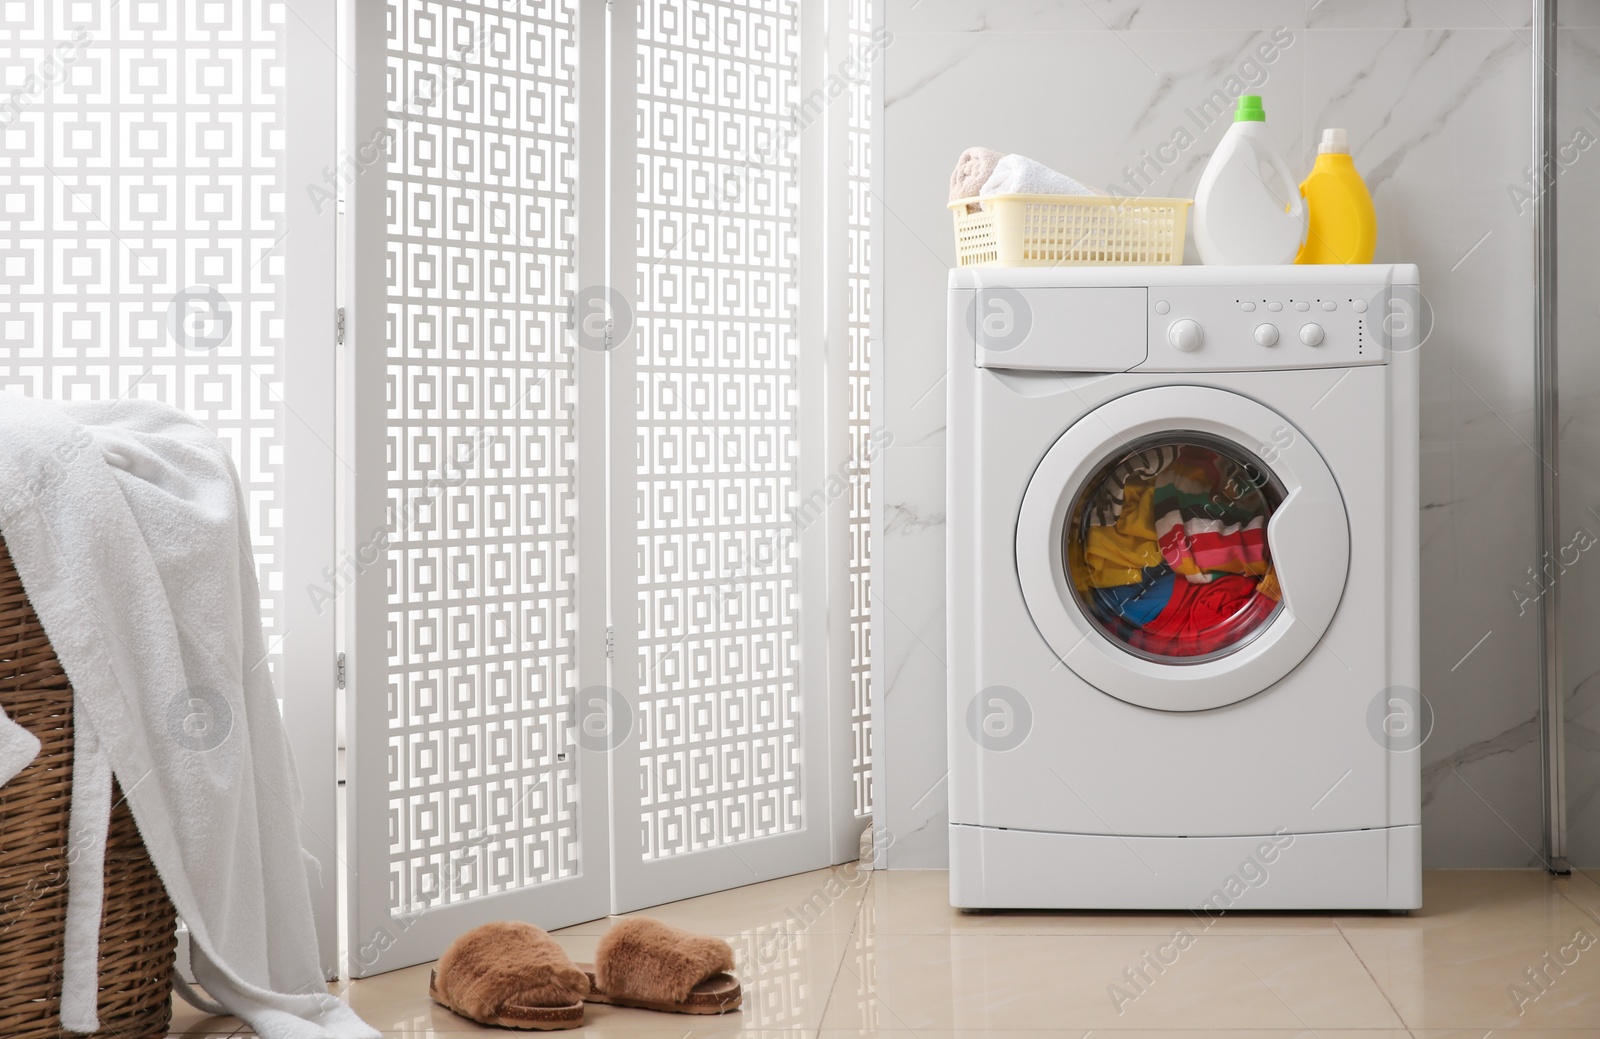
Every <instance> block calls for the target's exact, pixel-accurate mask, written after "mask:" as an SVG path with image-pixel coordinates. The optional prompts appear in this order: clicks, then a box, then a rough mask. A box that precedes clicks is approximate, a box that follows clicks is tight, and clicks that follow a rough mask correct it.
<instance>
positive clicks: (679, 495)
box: [611, 0, 829, 909]
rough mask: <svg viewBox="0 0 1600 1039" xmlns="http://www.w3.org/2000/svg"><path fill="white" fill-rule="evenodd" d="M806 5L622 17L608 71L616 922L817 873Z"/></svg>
mask: <svg viewBox="0 0 1600 1039" xmlns="http://www.w3.org/2000/svg"><path fill="white" fill-rule="evenodd" d="M801 7H802V5H801V4H799V3H797V2H792V0H791V2H784V0H765V2H738V0H729V2H710V0H707V2H685V3H673V2H657V0H638V2H628V3H620V4H616V5H614V6H613V12H614V13H613V21H612V36H613V51H612V62H613V68H614V69H617V70H619V71H620V70H625V69H628V68H632V69H633V74H632V76H627V75H626V74H622V75H618V76H616V78H615V79H614V80H613V82H614V84H615V85H616V86H618V87H626V88H627V89H626V90H625V92H623V93H622V94H621V100H620V101H616V102H614V104H615V105H616V109H615V110H614V112H613V120H614V128H613V133H612V144H613V151H612V163H613V168H614V169H615V170H617V171H619V172H631V176H628V177H626V179H622V183H623V184H625V185H627V187H628V189H629V190H625V191H624V192H622V193H620V194H619V195H618V196H616V197H614V198H613V200H612V203H613V213H614V214H621V215H620V217H618V218H616V219H615V222H614V224H613V227H612V238H611V245H612V262H611V274H612V278H613V281H612V284H614V285H616V286H619V287H621V289H622V290H623V295H624V296H625V297H626V299H627V300H629V301H630V302H631V306H632V324H633V326H634V327H633V338H632V340H631V341H629V342H628V343H625V344H621V346H622V348H621V349H614V350H613V351H612V354H611V360H612V364H613V368H612V375H613V387H614V388H613V396H612V399H611V403H612V407H613V411H612V417H611V433H612V442H613V444H614V448H613V451H614V453H613V459H614V462H615V464H616V466H617V468H616V469H615V470H614V472H613V474H612V509H613V515H614V517H616V518H617V522H618V526H619V528H621V527H627V528H631V530H632V537H631V538H627V539H624V538H623V537H622V536H620V535H621V530H620V529H619V530H617V531H614V534H613V537H614V540H613V545H614V553H613V575H612V589H613V618H614V621H613V623H614V624H615V625H616V627H617V629H618V630H617V632H616V639H615V642H616V655H617V658H616V663H615V666H614V670H613V677H614V682H615V684H616V686H617V687H618V689H619V690H620V691H621V694H622V696H623V698H624V699H625V700H627V701H628V702H629V703H630V704H632V705H633V706H634V711H633V715H634V718H635V720H636V724H634V725H633V726H632V727H631V728H630V730H629V731H628V732H627V733H626V734H625V739H623V740H622V741H621V742H620V744H619V745H618V747H617V749H616V751H615V752H614V753H613V769H612V783H613V805H614V810H613V848H614V853H615V865H614V875H615V877H616V880H615V890H616V900H617V902H618V905H619V907H621V908H628V909H631V908H638V907H640V906H644V905H651V904H655V903H658V902H662V901H668V900H671V899H674V898H681V897H685V896H687V895H690V894H697V893H699V892H701V891H705V890H713V889H716V888H720V887H728V886H733V885H736V884H743V883H750V882H753V881H755V880H759V879H764V878H767V877H771V876H778V875H782V874H784V873H792V872H795V871H796V870H798V869H803V868H807V867H811V866H817V865H822V864H823V863H824V862H826V860H827V854H828V852H827V843H826V842H827V838H828V829H829V818H828V812H827V807H826V804H827V802H826V793H825V791H826V789H827V788H826V783H827V780H828V775H827V773H828V764H827V763H828V760H829V750H828V742H827V741H828V733H827V731H826V729H825V723H826V719H827V705H826V704H825V703H823V702H822V695H821V694H823V692H824V691H825V689H826V681H825V679H824V678H823V676H822V673H821V669H820V668H818V675H817V676H816V680H815V682H814V684H813V686H812V687H811V690H810V692H811V693H812V695H809V696H808V695H806V692H807V691H806V690H805V689H804V688H803V685H802V683H803V678H802V674H803V672H805V670H806V667H807V663H808V662H811V663H812V666H813V667H814V666H815V661H816V660H819V659H821V658H820V657H818V656H815V655H808V654H807V652H806V650H807V649H808V648H809V649H810V651H811V654H816V653H817V652H818V651H820V650H822V649H823V647H821V646H820V645H816V644H815V641H816V640H815V639H814V636H812V635H811V634H810V633H808V632H807V631H806V630H805V628H806V626H805V625H804V624H803V622H802V617H801V610H802V604H801V600H802V597H803V596H802V593H803V590H805V589H806V587H807V585H808V582H807V575H806V574H805V573H804V572H803V571H804V569H805V568H806V567H807V566H811V567H812V568H814V571H815V572H813V573H812V574H811V575H809V576H810V578H811V580H810V581H809V586H810V588H812V589H820V587H821V586H820V581H819V580H818V579H819V578H820V562H821V557H822V553H821V552H820V551H816V552H814V553H813V554H809V555H808V554H806V553H805V549H806V548H807V547H808V546H815V547H816V548H817V549H820V548H821V545H822V542H821V540H820V538H819V537H818V535H819V534H820V533H821V532H820V530H812V531H807V530H805V527H806V526H807V525H806V524H803V523H798V522H796V520H795V514H794V510H795V509H796V507H797V506H799V505H800V501H801V494H802V491H801V488H802V486H803V485H804V484H806V483H813V482H814V481H813V480H807V479H806V476H807V474H806V472H805V468H804V467H805V465H806V463H807V461H808V459H807V458H806V457H805V456H807V455H808V454H809V455H810V456H811V459H810V460H811V461H812V465H811V468H814V469H820V465H817V464H815V463H816V461H818V460H819V459H817V455H816V452H815V450H814V449H813V448H811V446H810V445H807V444H805V443H804V441H805V434H806V428H805V426H806V423H805V420H804V418H803V416H802V407H803V406H804V405H805V404H806V403H807V401H808V399H810V403H811V404H812V407H813V408H814V409H818V408H820V405H821V400H820V399H814V398H815V394H814V389H815V387H814V386H808V385H807V384H806V383H807V379H808V377H811V376H812V375H813V373H814V372H816V371H817V370H819V369H818V367H817V364H818V362H820V356H818V355H817V354H816V353H813V354H812V355H811V356H810V357H809V358H807V357H803V356H802V351H801V349H800V336H801V328H802V324H803V322H804V319H803V317H802V306H803V302H804V300H803V293H804V292H805V289H806V288H807V277H806V274H807V271H806V270H805V269H804V268H805V264H807V263H808V262H810V260H809V257H808V256H807V255H805V253H806V251H805V250H804V249H803V242H804V240H805V239H806V236H807V235H808V233H810V232H811V231H812V229H813V228H815V227H816V226H818V225H817V223H816V222H815V221H812V222H811V223H810V225H809V226H807V223H806V219H805V216H804V215H803V213H802V208H801V207H802V181H803V178H804V176H805V173H806V171H805V170H804V168H803V164H804V163H806V162H807V161H814V160H813V159H812V156H811V155H808V154H806V153H804V152H802V150H801V149H800V148H799V147H797V144H798V141H797V136H796V134H795V132H794V127H793V123H792V119H793V114H794V113H795V111H796V110H797V108H798V105H799V102H800V100H801V98H802V96H803V95H802V88H803V86H805V85H806V84H804V83H803V78H804V75H805V72H804V69H805V62H806V58H807V55H806V54H803V53H802V51H803V50H804V47H803V38H804V37H805V35H806V26H804V25H803V24H802V18H803V17H805V15H803V13H802V9H801ZM813 10H815V8H813ZM630 109H631V111H630ZM619 179H621V178H619ZM630 213H631V219H630V217H629V215H628V214H630ZM808 366H809V370H805V369H807V368H808ZM812 382H813V383H814V382H815V380H814V378H813V379H812ZM629 541H631V544H630V543H628V542H629ZM818 598H820V597H818V596H813V599H812V604H811V608H814V609H817V611H818V613H819V615H820V602H818V601H817V600H818ZM808 641H811V642H812V643H813V644H812V645H811V646H809V647H808V646H807V645H806V643H807V642H808ZM807 677H809V676H807Z"/></svg>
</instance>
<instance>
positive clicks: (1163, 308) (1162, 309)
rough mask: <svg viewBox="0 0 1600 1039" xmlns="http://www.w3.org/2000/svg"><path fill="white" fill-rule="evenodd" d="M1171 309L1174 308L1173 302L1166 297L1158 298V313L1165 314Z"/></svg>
mask: <svg viewBox="0 0 1600 1039" xmlns="http://www.w3.org/2000/svg"><path fill="white" fill-rule="evenodd" d="M1171 309H1172V304H1171V303H1168V302H1167V301H1166V300H1164V299H1158V300H1156V313H1157V314H1165V313H1166V312H1167V311H1169V310H1171Z"/></svg>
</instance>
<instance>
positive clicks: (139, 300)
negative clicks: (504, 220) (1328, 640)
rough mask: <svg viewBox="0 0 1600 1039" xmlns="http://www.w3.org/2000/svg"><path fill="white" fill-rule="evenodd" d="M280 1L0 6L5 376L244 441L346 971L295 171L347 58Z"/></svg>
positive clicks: (312, 247) (305, 163) (314, 399)
mask: <svg viewBox="0 0 1600 1039" xmlns="http://www.w3.org/2000/svg"><path fill="white" fill-rule="evenodd" d="M289 12H290V6H289V5H288V4H286V3H283V2H278V0H250V2H240V3H225V4H224V3H206V4H197V3H191V2H186V0H143V2H139V3H131V2H130V3H119V2H117V0H77V2H72V3H61V2H57V0H17V2H10V3H5V4H0V89H3V90H5V91H7V93H6V94H4V95H0V387H3V388H5V389H10V390H16V391H20V392H23V393H27V394H31V395H36V396H41V397H55V398H64V399H79V400H83V399H108V398H110V399H127V398H147V399H155V400H161V401H165V402H167V403H169V404H173V405H175V406H177V407H179V408H182V409H184V410H186V411H188V412H189V413H190V414H191V415H193V416H195V417H196V418H198V419H200V420H201V421H203V422H205V423H206V424H207V425H208V426H209V427H210V428H211V429H212V430H214V431H215V432H216V433H217V434H218V435H219V436H220V437H221V438H222V439H223V440H224V441H225V442H226V443H227V444H228V445H229V446H230V447H231V449H232V453H233V458H234V462H235V465H236V467H237V469H238V472H239V476H240V479H241V480H242V482H243V485H244V493H245V499H246V502H247V506H248V509H249V521H250V527H251V530H252V532H253V533H254V538H255V541H254V545H255V552H256V560H257V567H258V576H259V578H260V584H261V590H262V599H263V601H262V616H263V620H264V622H265V624H266V628H267V644H268V649H269V652H268V657H267V659H266V660H264V661H262V662H260V664H259V666H263V667H269V668H270V669H271V670H272V672H273V675H274V678H275V681H276V685H277V688H278V690H279V694H280V696H282V697H283V700H282V706H283V710H284V715H285V720H286V722H287V724H288V726H289V730H290V735H291V739H292V740H293V743H294V748H295V753H296V757H297V759H298V761H299V763H300V769H301V780H302V787H303V789H304V791H305V794H306V803H305V805H304V807H303V809H302V811H301V813H300V814H301V820H302V823H303V827H302V837H303V839H304V841H305V844H306V847H307V849H308V851H310V852H311V854H312V855H313V856H315V857H316V858H317V860H318V863H319V867H320V868H319V869H317V870H313V871H312V877H311V881H312V886H313V892H312V895H313V904H314V907H315V910H316V913H317V922H318V928H319V934H320V937H321V939H322V954H323V962H324V964H325V965H326V967H327V969H328V971H329V972H330V974H331V973H332V972H333V970H334V969H335V967H336V955H335V950H336V933H335V926H334V910H335V902H334V878H335V875H336V870H337V869H338V868H339V866H338V856H337V854H336V852H335V834H334V825H333V816H334V810H333V796H334V790H333V758H334V747H333V744H332V742H331V740H329V739H328V733H329V731H330V724H331V721H332V718H333V699H332V692H333V690H332V684H333V681H332V675H333V667H332V661H333V652H332V641H331V632H332V615H331V613H324V612H321V611H318V610H317V609H316V608H315V607H314V605H313V604H312V603H311V601H310V600H309V598H308V597H307V596H306V595H305V594H304V591H305V590H306V589H307V588H308V587H310V586H311V585H312V584H313V581H314V575H316V574H318V573H319V572H320V570H321V568H322V567H323V566H324V565H325V564H327V563H328V562H331V561H332V559H333V525H332V522H331V515H330V513H329V511H328V510H329V509H330V508H331V496H330V495H327V494H325V493H324V492H325V491H326V490H327V489H328V488H329V487H331V485H332V474H333V470H334V467H335V465H336V464H337V460H336V458H335V456H334V454H333V452H332V450H331V448H330V447H329V446H328V445H329V444H330V443H331V441H332V439H333V422H332V411H331V406H330V405H331V397H329V398H326V399H324V398H323V397H322V396H321V395H322V394H323V393H324V392H325V389H326V387H325V386H324V385H322V384H321V381H320V380H318V379H317V378H316V377H315V376H314V373H316V372H318V371H319V370H321V371H327V372H328V373H329V374H331V359H332V347H333V342H332V330H333V307H332V303H331V295H330V296H329V297H328V298H327V299H326V300H323V299H321V298H320V297H319V292H320V289H319V287H318V286H331V283H332V270H333V262H332V261H333V253H332V246H333V240H332V236H331V219H332V217H331V213H330V214H329V217H328V222H327V223H326V225H321V222H320V221H318V220H317V219H316V217H315V215H314V214H313V213H312V211H311V210H310V208H309V207H308V206H306V205H305V204H304V202H303V196H302V195H301V194H300V193H299V191H298V186H299V185H300V184H301V183H304V182H306V181H308V180H309V179H310V176H311V175H310V173H309V171H310V170H314V169H318V168H320V166H321V165H322V164H323V162H325V161H326V158H327V154H328V152H329V151H331V147H332V144H333V134H332V127H331V124H327V125H324V124H323V122H322V120H321V115H320V114H319V112H318V110H317V108H316V107H315V106H313V105H308V104H307V103H306V99H307V92H308V91H310V92H314V91H316V90H317V89H318V88H319V85H320V86H321V87H322V88H323V90H324V91H327V90H331V87H332V75H331V69H332V67H333V62H334V52H333V50H332V49H331V48H330V47H329V46H326V45H325V44H324V43H323V42H322V41H321V40H320V39H319V38H318V36H319V34H318V32H317V31H316V30H317V27H318V25H319V23H321V22H324V21H326V19H325V18H324V17H323V13H322V12H320V11H312V12H309V15H308V17H303V18H302V17H296V18H293V19H291V18H290V16H289ZM328 28H329V27H328V26H326V25H324V26H322V31H323V32H327V31H328ZM329 38H330V39H331V33H329ZM291 63H292V64H293V65H294V67H295V68H296V70H297V76H296V77H293V78H291V77H289V76H288V75H287V74H286V73H287V70H288V68H289V66H290V64H291ZM326 96H327V94H326V92H324V94H323V100H322V101H321V112H326V111H327V106H326V100H325V99H326ZM324 232H328V233H324ZM291 265H292V267H293V269H294V271H295V273H294V274H293V275H291V274H290V273H289V272H290V270H291ZM291 297H293V298H294V299H295V300H296V302H295V304H294V305H292V306H291V305H290V298H291ZM290 471H294V472H296V473H298V474H299V478H298V482H297V485H296V484H294V483H292V482H291V481H290V480H289V479H288V473H289V472H290ZM181 692H182V691H178V690H174V695H179V694H180V693H181ZM226 737H227V732H226V731H225V730H218V731H217V732H216V739H217V743H218V745H219V746H220V745H221V741H222V740H223V739H226Z"/></svg>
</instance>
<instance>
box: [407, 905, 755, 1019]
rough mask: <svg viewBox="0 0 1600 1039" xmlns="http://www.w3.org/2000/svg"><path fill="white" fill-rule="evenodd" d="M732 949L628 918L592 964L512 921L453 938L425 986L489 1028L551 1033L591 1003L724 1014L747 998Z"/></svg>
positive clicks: (445, 1004)
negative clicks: (577, 959)
mask: <svg viewBox="0 0 1600 1039" xmlns="http://www.w3.org/2000/svg"><path fill="white" fill-rule="evenodd" d="M732 970H733V949H732V948H730V947H729V946H728V943H727V942H725V941H723V940H722V939H720V938H708V937H706V936H704V935H696V934H690V933H689V932H688V931H682V930H679V929H678V928H676V927H672V926H670V925H668V924H664V923H661V922H660V921H659V920H650V919H647V918H644V917H630V918H629V919H626V920H623V921H620V922H619V923H617V924H616V926H614V927H612V928H611V930H609V931H607V932H606V934H605V936H604V937H602V938H601V939H600V945H599V948H598V949H597V950H596V952H595V962H594V963H592V964H589V963H576V964H575V963H573V962H572V961H571V960H569V959H568V958H567V954H566V953H565V952H564V951H563V950H562V948H561V946H560V945H559V944H557V943H556V940H555V939H554V938H552V937H550V935H548V934H546V933H545V932H544V931H541V930H539V928H537V927H535V926H533V925H532V924H525V923H520V922H515V921H502V922H500V923H492V924H484V925H483V926H481V927H475V928H473V929H472V930H470V931H468V932H467V933H466V934H464V935H462V936H461V937H460V938H457V939H456V940H455V941H454V942H452V943H451V944H450V948H448V949H446V950H445V952H444V955H443V956H441V957H439V962H438V964H437V965H436V966H435V967H434V971H433V976H432V978H431V979H430V981H429V983H428V995H429V996H430V997H432V999H433V1001H434V1002H435V1003H438V1004H439V1005H440V1006H442V1007H444V1008H446V1009H447V1010H451V1011H453V1012H455V1013H457V1014H460V1015H461V1016H462V1017H465V1018H468V1019H469V1020H472V1021H476V1022H478V1023H479V1024H484V1025H497V1026H499V1027H501V1028H523V1029H538V1030H541V1031H550V1030H554V1029H558V1028H577V1027H578V1026H579V1025H581V1024H583V1005H584V1004H585V1003H612V1004H615V1005H617V1006H624V1007H641V1008H643V1009H645V1010H661V1011H666V1012H668V1013H675V1014H723V1013H727V1012H728V1011H730V1010H736V1009H738V1007H739V1004H740V1003H741V1002H743V999H744V995H743V992H742V990H741V989H740V987H739V982H738V979H736V978H734V977H733V975H732V974H731V973H729V972H730V971H732Z"/></svg>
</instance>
